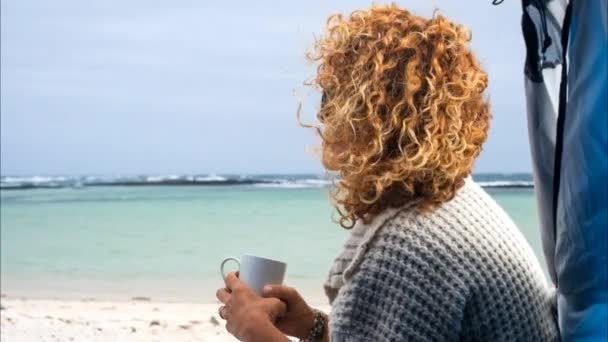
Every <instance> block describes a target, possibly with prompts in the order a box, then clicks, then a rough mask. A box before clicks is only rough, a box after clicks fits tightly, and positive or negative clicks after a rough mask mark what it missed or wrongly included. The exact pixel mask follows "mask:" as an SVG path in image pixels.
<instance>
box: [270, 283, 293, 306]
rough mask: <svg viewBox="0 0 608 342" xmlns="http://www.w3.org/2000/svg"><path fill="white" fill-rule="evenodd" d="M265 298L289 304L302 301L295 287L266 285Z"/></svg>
mask: <svg viewBox="0 0 608 342" xmlns="http://www.w3.org/2000/svg"><path fill="white" fill-rule="evenodd" d="M264 296H265V297H274V298H278V299H280V300H282V301H285V302H287V303H292V302H295V301H298V300H300V294H299V293H298V291H296V289H294V288H293V287H288V286H283V285H266V286H264Z"/></svg>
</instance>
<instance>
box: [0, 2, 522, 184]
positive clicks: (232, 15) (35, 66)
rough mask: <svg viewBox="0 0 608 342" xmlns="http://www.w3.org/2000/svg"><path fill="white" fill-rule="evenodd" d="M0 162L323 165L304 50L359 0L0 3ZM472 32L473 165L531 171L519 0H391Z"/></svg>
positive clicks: (143, 166)
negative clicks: (481, 92)
mask: <svg viewBox="0 0 608 342" xmlns="http://www.w3.org/2000/svg"><path fill="white" fill-rule="evenodd" d="M1 4H2V5H1V6H2V8H1V10H2V14H1V29H2V31H1V39H2V40H1V44H2V46H1V48H2V49H1V58H2V60H1V68H2V70H1V132H0V136H1V173H2V174H3V175H16V174H18V175H36V174H136V173H295V172H300V173H303V172H319V171H321V170H322V169H321V167H320V164H319V162H318V161H317V159H316V157H315V156H314V155H313V154H311V153H310V152H307V147H312V146H315V144H316V143H317V140H316V137H315V135H314V134H313V133H312V132H311V131H309V130H305V129H301V128H299V127H297V124H296V117H295V111H296V108H297V102H298V96H302V97H303V98H304V111H305V117H307V118H310V119H311V120H312V118H313V117H314V114H315V110H316V109H317V108H318V100H319V96H318V94H316V93H315V92H314V91H312V90H310V89H308V88H307V87H304V86H303V82H304V81H306V80H307V79H310V78H311V77H312V76H313V75H314V67H313V66H312V65H310V64H308V63H307V62H306V61H305V59H304V54H305V52H306V51H307V49H309V48H310V47H311V45H312V43H313V41H314V35H315V34H318V33H319V32H321V30H322V27H323V25H324V23H325V20H326V18H327V16H328V15H329V14H332V13H335V12H350V11H352V10H354V9H360V8H367V7H368V6H369V5H370V4H371V2H368V1H353V0H343V1H326V0H324V1H321V0H316V1H310V0H307V1H301V0H300V1H250V0H249V1H214V2H211V1H200V0H196V1H150V0H146V1H124V0H123V1H108V0H104V1H82V0H71V1H66V0H56V1H46V0H38V1H33V0H2V2H1ZM398 4H400V5H401V6H404V7H407V8H409V9H411V10H412V11H414V12H415V13H417V14H419V15H425V16H430V15H431V14H432V12H433V9H434V8H435V7H437V8H439V10H440V11H441V13H443V14H444V15H447V16H449V17H451V18H453V19H454V20H456V21H458V22H460V23H462V24H465V25H467V26H469V27H470V28H471V30H472V31H473V42H472V46H473V48H474V50H475V52H476V53H477V55H478V57H479V59H480V60H481V62H482V64H483V66H484V67H485V68H486V70H487V71H488V72H489V74H490V97H491V102H492V108H493V110H492V111H493V115H494V119H493V123H492V129H491V132H490V137H489V141H488V142H487V143H486V145H485V149H484V152H483V154H482V157H481V158H480V160H479V161H478V163H477V169H476V171H477V172H516V171H524V172H527V171H529V170H530V153H529V150H528V135H527V129H526V116H525V107H524V92H523V81H522V79H523V76H522V69H523V61H524V57H525V56H524V44H523V39H522V38H521V30H520V15H521V9H520V6H521V5H520V1H516V0H506V1H505V2H504V3H503V4H502V5H500V6H497V7H496V6H493V5H492V4H491V0H473V1H462V0H446V1H435V2H433V1H429V0H418V1H399V2H398Z"/></svg>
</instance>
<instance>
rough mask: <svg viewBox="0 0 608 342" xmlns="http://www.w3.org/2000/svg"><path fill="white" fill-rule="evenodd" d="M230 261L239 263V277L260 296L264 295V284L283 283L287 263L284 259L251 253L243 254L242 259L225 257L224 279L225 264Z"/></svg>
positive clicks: (221, 267)
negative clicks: (268, 257) (274, 258)
mask: <svg viewBox="0 0 608 342" xmlns="http://www.w3.org/2000/svg"><path fill="white" fill-rule="evenodd" d="M229 261H234V262H236V263H237V264H238V265H239V279H240V280H241V281H242V282H243V283H245V285H247V286H249V287H250V288H252V289H253V290H254V291H255V292H256V293H257V294H258V295H260V296H261V295H262V292H263V289H264V286H266V285H272V284H275V285H282V284H283V279H284V278H285V271H286V270H287V264H286V263H284V262H282V261H277V260H272V259H267V258H262V257H258V256H255V255H249V254H245V255H243V256H242V257H241V259H240V260H239V259H237V258H234V257H229V258H226V259H224V260H223V261H222V264H221V265H220V272H221V274H222V279H224V278H226V273H225V272H224V266H225V265H226V263H227V262H229Z"/></svg>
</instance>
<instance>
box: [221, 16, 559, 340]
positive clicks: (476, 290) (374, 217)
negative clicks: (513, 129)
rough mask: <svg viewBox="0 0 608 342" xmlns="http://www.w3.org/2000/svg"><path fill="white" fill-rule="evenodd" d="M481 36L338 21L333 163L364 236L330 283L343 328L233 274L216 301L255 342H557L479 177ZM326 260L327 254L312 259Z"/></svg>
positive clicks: (329, 52)
mask: <svg viewBox="0 0 608 342" xmlns="http://www.w3.org/2000/svg"><path fill="white" fill-rule="evenodd" d="M469 40H470V34H469V32H468V31H467V30H466V29H465V28H463V27H462V26H458V25H456V24H454V23H452V22H450V21H449V20H448V19H446V18H444V17H442V16H436V17H434V18H432V19H424V18H421V17H417V16H414V15H412V14H410V13H409V12H408V11H405V10H402V9H400V8H398V7H397V6H395V5H393V6H377V7H372V8H371V9H369V10H367V11H357V12H354V13H352V14H351V16H350V17H348V18H343V17H342V16H340V15H336V16H333V17H331V18H330V20H329V22H328V32H327V34H326V35H325V37H323V38H322V39H321V40H319V41H318V43H317V45H316V49H315V53H314V54H313V55H312V56H310V57H311V58H312V59H313V60H314V61H317V62H318V63H319V67H318V75H317V77H316V79H315V83H316V85H318V86H319V87H320V88H321V89H322V91H323V101H322V105H321V108H320V111H319V113H318V118H319V121H320V122H321V127H319V132H320V133H321V137H322V140H323V144H322V152H323V164H324V165H325V167H326V168H327V169H329V170H332V171H337V172H338V173H339V176H340V177H339V182H338V184H337V186H336V188H337V189H336V192H335V193H334V194H333V197H334V199H335V202H336V208H337V209H338V212H339V214H340V217H341V220H340V224H341V225H342V226H343V227H345V228H352V234H351V236H350V238H349V239H348V241H347V242H346V244H345V246H344V250H343V252H342V253H341V254H340V255H339V256H338V257H337V258H336V261H335V263H334V265H333V267H332V269H331V271H330V274H329V278H328V280H327V282H326V284H325V289H326V292H327V295H328V297H329V299H330V302H331V303H332V310H331V315H330V317H329V318H327V317H326V316H325V315H324V314H322V313H320V312H318V311H315V310H313V309H311V308H310V307H309V306H308V305H307V304H306V302H305V301H304V300H303V299H302V298H301V297H300V295H299V294H298V292H297V291H296V290H295V289H291V288H288V287H284V286H275V285H271V286H267V287H266V288H265V289H264V290H265V298H261V297H258V296H257V295H255V294H254V293H253V292H252V291H251V290H250V289H248V288H247V287H246V286H244V285H243V284H242V283H241V282H240V281H239V279H238V277H237V275H235V274H230V275H229V276H228V277H227V279H226V288H223V289H219V290H218V292H217V297H218V299H219V300H220V301H222V302H223V303H224V306H222V307H221V308H220V315H221V316H222V317H223V318H224V319H226V320H227V329H228V331H229V332H231V333H232V334H234V335H235V336H236V337H237V338H239V339H242V340H244V341H287V340H288V339H287V337H286V336H288V335H289V336H294V337H298V338H300V339H305V340H310V341H313V340H319V341H456V340H461V341H552V340H556V339H557V338H558V334H557V329H556V322H555V320H554V318H553V314H552V306H551V305H550V303H551V300H550V297H551V296H550V294H549V290H548V287H547V285H546V282H545V279H544V276H543V273H542V271H541V269H540V266H539V264H538V262H537V260H536V259H535V257H534V254H533V253H532V251H531V249H530V247H529V246H528V245H527V243H526V241H525V239H524V238H523V236H522V235H521V234H520V232H519V231H518V229H517V228H516V227H515V225H514V224H513V222H512V221H511V220H510V219H509V218H508V217H507V215H506V214H505V213H504V211H503V210H501V209H500V208H499V207H498V205H497V204H496V203H495V202H494V201H493V200H492V199H491V198H490V197H489V196H488V195H487V194H486V193H485V192H484V191H483V190H482V189H481V188H480V187H479V186H477V185H476V184H475V183H474V182H473V181H472V180H471V179H470V178H468V176H469V175H470V174H471V170H472V167H473V163H474V161H475V159H476V158H477V156H478V155H479V153H480V151H481V147H482V144H483V143H484V141H485V140H486V137H487V132H488V126H489V120H490V113H489V106H488V102H487V100H486V98H485V97H484V95H483V93H484V90H485V89H486V87H487V83H488V80H487V75H486V74H485V72H483V70H481V68H480V66H479V64H478V62H477V61H476V59H475V57H474V56H473V54H472V53H471V52H470V50H469V49H468V46H467V44H468V41H469ZM311 250H314V246H311Z"/></svg>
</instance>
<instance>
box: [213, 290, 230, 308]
mask: <svg viewBox="0 0 608 342" xmlns="http://www.w3.org/2000/svg"><path fill="white" fill-rule="evenodd" d="M215 296H216V297H217V299H219V301H220V302H222V303H224V304H228V302H229V301H230V298H231V297H232V295H231V294H230V293H229V292H228V290H226V289H225V288H223V289H218V290H217V292H215Z"/></svg>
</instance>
